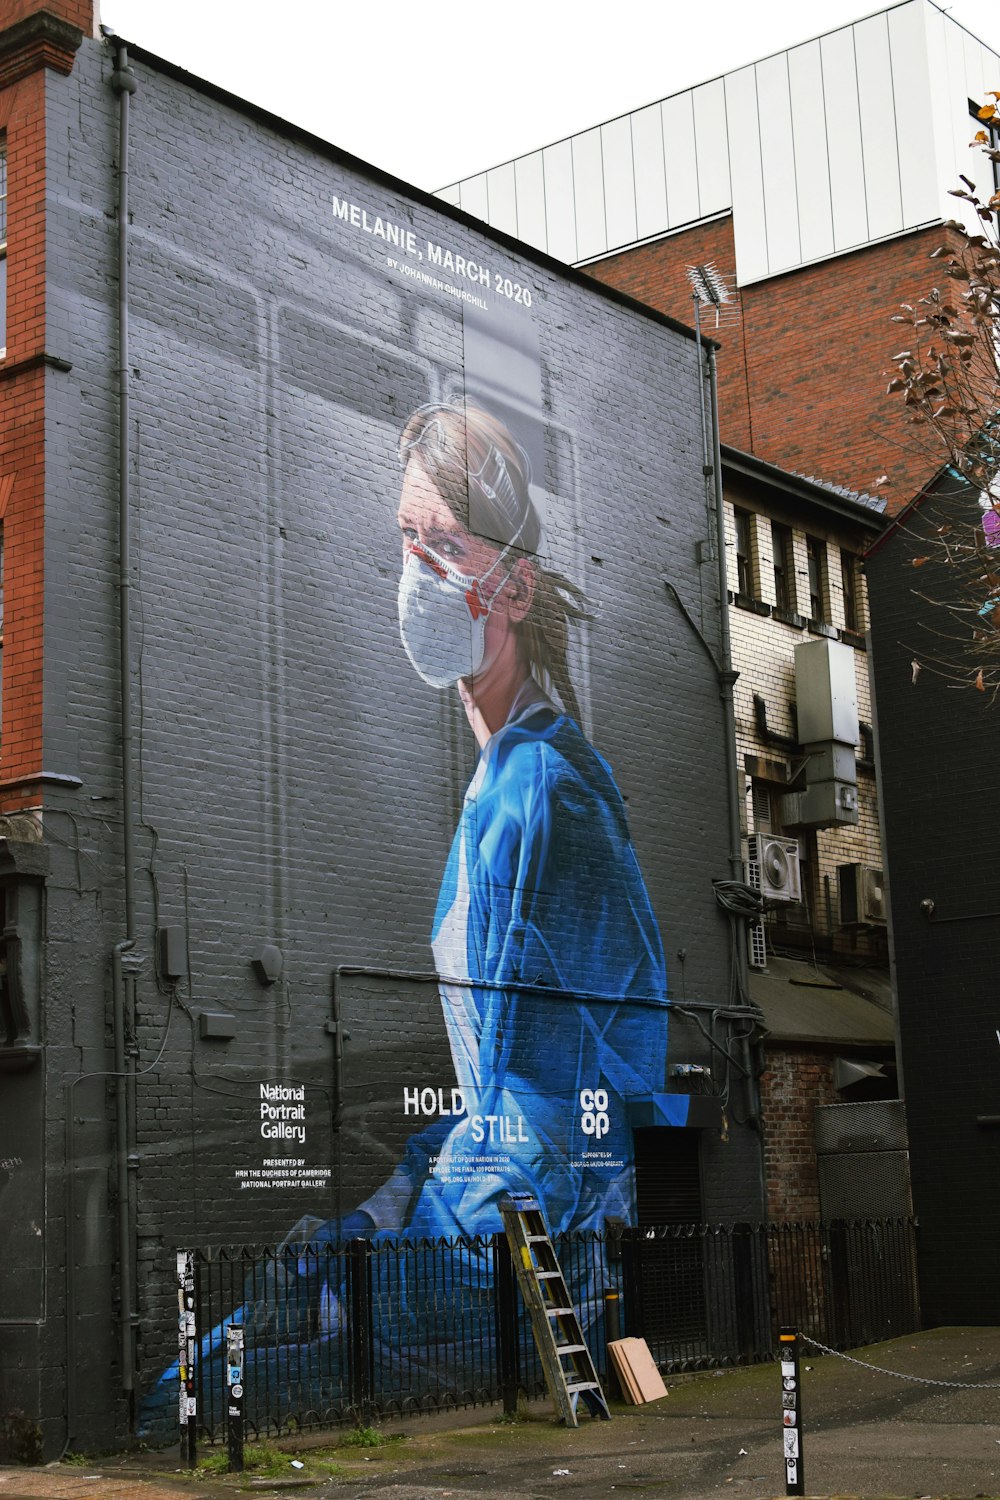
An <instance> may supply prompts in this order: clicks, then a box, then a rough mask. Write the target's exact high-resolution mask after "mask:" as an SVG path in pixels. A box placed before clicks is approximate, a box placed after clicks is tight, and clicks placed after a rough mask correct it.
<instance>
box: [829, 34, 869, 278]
mask: <svg viewBox="0 0 1000 1500" xmlns="http://www.w3.org/2000/svg"><path fill="white" fill-rule="evenodd" d="M820 56H821V57H822V59H823V99H824V105H825V108H826V114H827V121H828V123H829V124H834V123H835V128H833V129H828V131H827V142H828V145H829V151H830V193H831V198H832V202H833V243H834V247H835V249H837V250H849V249H851V248H853V247H854V246H855V245H863V244H864V243H865V242H866V240H867V239H868V203H867V199H866V197H865V166H864V158H863V156H862V153H861V112H860V106H859V104H858V74H857V67H856V64H855V59H854V33H853V30H852V28H851V27H850V26H846V27H844V28H843V30H841V31H833V32H831V33H830V34H829V36H825V37H823V38H822V39H821V41H820ZM831 117H832V118H831Z"/></svg>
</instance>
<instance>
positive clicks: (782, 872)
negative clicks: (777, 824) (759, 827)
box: [747, 833, 802, 901]
mask: <svg viewBox="0 0 1000 1500" xmlns="http://www.w3.org/2000/svg"><path fill="white" fill-rule="evenodd" d="M747 860H748V871H747V875H748V880H747V884H748V885H752V886H753V888H754V890H757V891H760V893H761V895H762V896H764V897H766V899H767V900H768V901H801V900H802V880H801V877H800V874H799V845H798V840H797V839H785V838H781V837H780V836H779V835H778V834H774V833H752V834H751V835H750V839H749V850H748V856H747Z"/></svg>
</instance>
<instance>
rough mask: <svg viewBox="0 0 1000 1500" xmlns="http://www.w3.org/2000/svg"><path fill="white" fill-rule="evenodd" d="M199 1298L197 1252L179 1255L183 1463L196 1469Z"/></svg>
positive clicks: (178, 1304)
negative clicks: (196, 1368)
mask: <svg viewBox="0 0 1000 1500" xmlns="http://www.w3.org/2000/svg"><path fill="white" fill-rule="evenodd" d="M196 1303H197V1299H196V1297H195V1284H194V1251H192V1250H178V1252H177V1309H178V1314H179V1316H178V1320H177V1330H178V1336H177V1343H178V1351H177V1352H178V1368H179V1374H180V1393H179V1396H180V1407H179V1416H180V1426H181V1463H185V1462H186V1463H187V1466H188V1468H189V1469H193V1468H194V1467H195V1464H196V1463H197V1457H196V1447H197V1441H196V1435H197V1430H198V1397H197V1392H196V1390H195V1383H194V1373H195V1371H194V1366H195V1357H196V1353H197V1349H198V1327H197V1306H196Z"/></svg>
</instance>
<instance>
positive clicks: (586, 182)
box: [572, 127, 608, 260]
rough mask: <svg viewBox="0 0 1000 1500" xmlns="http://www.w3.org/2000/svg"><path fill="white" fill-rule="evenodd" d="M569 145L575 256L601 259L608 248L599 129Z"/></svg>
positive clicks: (577, 137)
mask: <svg viewBox="0 0 1000 1500" xmlns="http://www.w3.org/2000/svg"><path fill="white" fill-rule="evenodd" d="M572 145H573V198H574V201H575V203H576V253H577V256H578V257H579V259H580V260H588V259H589V258H590V256H592V255H603V254H604V252H605V250H607V248H608V231H607V227H606V224H605V220H604V164H603V161H602V159H601V131H600V127H598V129H597V130H587V131H584V133H583V135H575V136H574V137H573V142H572Z"/></svg>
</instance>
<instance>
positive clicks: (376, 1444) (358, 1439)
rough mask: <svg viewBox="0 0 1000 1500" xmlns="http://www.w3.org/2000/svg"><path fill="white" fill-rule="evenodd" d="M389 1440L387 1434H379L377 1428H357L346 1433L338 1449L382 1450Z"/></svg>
mask: <svg viewBox="0 0 1000 1500" xmlns="http://www.w3.org/2000/svg"><path fill="white" fill-rule="evenodd" d="M388 1441H389V1439H388V1438H387V1437H386V1435H385V1433H383V1432H379V1430H378V1428H377V1427H355V1428H353V1429H352V1430H351V1431H350V1432H345V1433H344V1436H343V1437H342V1438H341V1440H340V1442H339V1443H338V1444H337V1447H338V1448H381V1447H382V1444H383V1443H387V1442H388Z"/></svg>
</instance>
